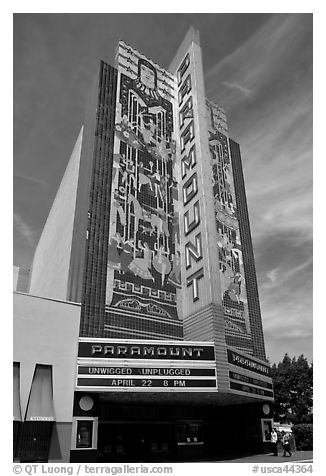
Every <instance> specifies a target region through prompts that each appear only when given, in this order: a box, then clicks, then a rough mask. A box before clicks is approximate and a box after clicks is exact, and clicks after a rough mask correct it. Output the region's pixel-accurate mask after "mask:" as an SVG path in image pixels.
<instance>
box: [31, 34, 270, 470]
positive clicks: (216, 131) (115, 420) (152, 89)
mask: <svg viewBox="0 0 326 476" xmlns="http://www.w3.org/2000/svg"><path fill="white" fill-rule="evenodd" d="M59 217H60V218H61V224H60V225H58V219H59ZM63 224H64V225H63ZM58 227H59V228H58ZM58 230H59V231H60V232H59V231H58ZM47 255H48V256H49V259H47ZM53 256H56V260H57V262H58V264H57V266H53V264H52V261H51V260H52V259H53V258H52V257H53ZM30 292H31V293H33V294H36V295H43V296H46V297H49V298H53V299H61V300H66V301H72V302H79V303H81V313H80V331H79V342H78V355H77V367H76V375H77V376H76V382H74V391H75V393H74V404H73V416H72V418H73V425H72V440H71V441H72V446H71V461H81V460H84V459H85V460H89V461H91V460H92V461H96V460H97V461H107V460H108V461H113V460H117V459H118V460H123V459H124V458H125V459H128V458H131V459H132V457H136V456H135V453H133V451H132V450H131V449H130V448H132V447H135V448H138V450H137V451H138V452H140V453H142V452H143V450H142V448H145V446H146V454H147V457H145V459H146V458H149V459H151V458H154V459H155V458H156V459H169V458H173V459H176V460H182V459H187V458H189V457H190V456H191V455H195V456H196V455H197V456H198V458H203V457H205V456H206V457H208V458H209V457H214V452H216V448H215V446H214V445H215V443H214V442H215V441H216V433H217V431H218V428H219V427H220V426H221V425H222V427H223V429H224V430H223V431H224V437H225V441H226V442H227V441H229V440H230V441H233V440H234V438H235V437H234V432H236V434H237V435H238V436H237V438H238V440H239V444H240V442H241V441H242V442H243V441H244V440H245V441H247V442H248V445H249V446H250V445H251V447H254V446H255V445H256V447H258V446H257V445H259V444H262V443H263V442H265V441H266V434H267V433H268V430H269V429H270V426H271V424H272V411H271V407H270V405H269V404H270V403H271V402H272V401H273V389H272V382H271V378H270V368H269V364H268V362H267V361H266V355H265V346H264V337H263V330H262V321H261V314H260V306H259V297H258V289H257V280H256V272H255V263H254V256H253V249H252V242H251V234H250V226H249V217H248V210H247V203H246V195H245V186H244V179H243V172H242V165H241V155H240V148H239V145H238V144H237V143H236V142H235V141H233V140H232V139H231V138H230V137H229V132H228V125H227V119H226V115H225V111H224V110H223V109H222V108H220V107H219V106H217V105H216V104H213V103H212V102H210V101H209V100H207V98H206V97H205V87H204V77H203V67H202V57H201V48H200V44H199V36H198V33H197V32H195V31H194V30H193V29H190V31H189V32H188V34H187V36H186V38H185V39H184V41H183V43H182V44H181V46H180V48H179V50H178V51H177V53H176V55H175V57H174V59H173V61H172V63H171V65H170V67H169V69H168V70H167V69H164V68H162V67H160V66H159V65H158V64H157V63H155V62H153V61H152V60H150V59H149V58H147V57H146V56H145V55H143V54H141V53H140V52H138V51H137V50H136V49H134V48H132V47H131V46H129V45H127V44H126V43H124V42H123V41H120V42H119V45H118V48H117V54H116V62H115V65H114V66H111V65H109V64H107V63H105V62H103V61H102V62H101V64H100V69H99V72H98V75H97V77H96V79H95V82H94V86H93V90H92V94H91V98H90V101H89V104H88V107H87V113H86V119H85V123H84V126H83V128H82V130H81V132H80V135H79V137H78V140H77V142H76V145H75V148H74V151H73V153H72V156H71V159H70V162H69V165H68V167H67V171H66V174H65V176H64V179H63V181H62V183H61V186H60V189H59V192H58V195H57V197H56V200H55V202H54V207H53V209H52V211H51V213H50V215H49V218H48V220H47V223H46V226H45V228H44V231H43V234H42V236H41V239H40V242H39V245H38V247H37V250H36V253H35V258H34V263H33V269H32V276H31V285H30ZM148 376H149V377H150V378H149V377H148ZM176 376H182V378H181V379H180V378H176ZM153 397H155V401H156V405H154V404H153ZM245 405H246V409H247V412H243V407H244V406H245ZM232 416H233V417H234V418H233V417H232ZM140 421H141V424H140V423H139V422H140ZM107 425H109V426H110V436H108V433H107V431H106V429H107V428H108V426H107ZM219 431H220V430H219ZM131 433H132V434H135V435H136V436H135V438H136V439H137V438H138V440H137V442H136V440H135V441H133V440H132V438H131V436H130V434H131ZM237 438H236V439H237ZM249 443H250V444H249ZM142 444H143V446H142ZM226 444H227V443H226ZM144 445H145V446H144ZM220 445H222V446H223V442H222V441H221V442H220ZM128 448H129V449H128ZM141 457H142V458H143V457H144V455H143V456H141Z"/></svg>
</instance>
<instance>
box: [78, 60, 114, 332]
mask: <svg viewBox="0 0 326 476" xmlns="http://www.w3.org/2000/svg"><path fill="white" fill-rule="evenodd" d="M116 88H117V71H116V70H115V69H114V68H112V67H111V66H110V65H108V64H106V63H104V62H101V68H100V75H99V87H98V100H97V107H96V125H95V141H94V150H93V167H92V173H91V187H90V194H89V208H88V225H87V234H88V237H87V242H86V255H85V266H84V277H83V290H82V306H81V322H80V336H91V337H100V336H101V335H103V325H104V317H105V294H106V276H107V261H108V256H107V254H108V230H109V220H110V214H109V210H110V200H111V182H112V180H111V176H112V164H113V141H114V123H115V106H116ZM85 239H86V237H85Z"/></svg>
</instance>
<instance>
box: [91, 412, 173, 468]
mask: <svg viewBox="0 0 326 476" xmlns="http://www.w3.org/2000/svg"><path fill="white" fill-rule="evenodd" d="M174 450H175V427H174V425H173V424H171V423H168V422H162V421H156V422H150V423H148V422H125V421H124V422H116V421H115V422H110V421H99V425H98V458H97V460H98V462H103V463H104V462H152V461H169V460H171V458H173V456H174Z"/></svg>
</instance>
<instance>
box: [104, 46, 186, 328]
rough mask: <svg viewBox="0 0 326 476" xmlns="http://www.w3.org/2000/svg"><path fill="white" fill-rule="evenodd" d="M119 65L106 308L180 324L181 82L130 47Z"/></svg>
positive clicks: (119, 57) (120, 54) (123, 51)
mask: <svg viewBox="0 0 326 476" xmlns="http://www.w3.org/2000/svg"><path fill="white" fill-rule="evenodd" d="M117 61H118V64H117V68H118V73H119V75H118V94H117V107H116V121H115V140H114V161H113V172H112V194H111V210H110V234H109V253H108V269H107V288H106V307H107V311H109V310H114V309H116V310H118V309H120V310H124V311H125V312H127V313H128V314H129V315H131V314H132V313H135V314H137V316H141V315H143V316H144V317H145V316H147V317H151V318H153V317H157V318H158V319H162V320H163V321H164V320H165V319H178V315H177V307H176V290H177V289H178V288H180V287H181V268H180V236H179V217H178V191H177V183H176V181H175V180H174V167H175V139H174V133H173V110H172V103H171V99H172V98H173V91H174V87H175V84H174V78H173V76H172V75H170V74H169V73H168V72H166V71H164V70H163V69H162V68H160V67H159V66H158V65H156V64H155V63H153V62H150V61H149V60H148V59H147V58H145V57H144V56H143V55H141V54H140V53H138V52H137V51H136V50H134V49H132V48H130V47H129V46H128V45H126V44H125V43H123V42H120V43H119V50H118V55H117ZM130 313H131V314H130Z"/></svg>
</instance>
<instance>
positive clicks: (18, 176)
mask: <svg viewBox="0 0 326 476" xmlns="http://www.w3.org/2000/svg"><path fill="white" fill-rule="evenodd" d="M14 179H20V180H24V181H26V182H29V183H31V184H33V185H37V186H38V187H40V188H43V189H46V190H48V189H49V184H48V183H47V182H46V181H45V180H43V179H41V178H37V177H32V176H31V175H25V174H19V173H14Z"/></svg>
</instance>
